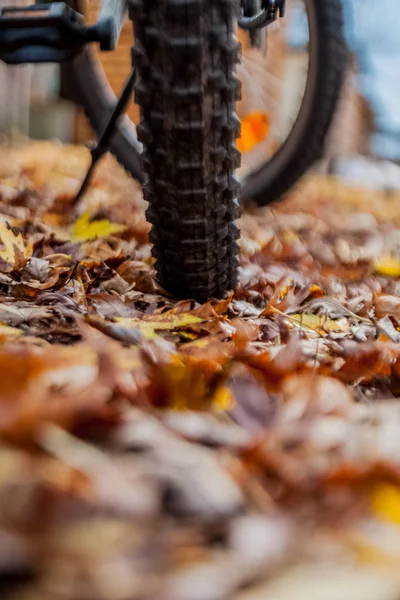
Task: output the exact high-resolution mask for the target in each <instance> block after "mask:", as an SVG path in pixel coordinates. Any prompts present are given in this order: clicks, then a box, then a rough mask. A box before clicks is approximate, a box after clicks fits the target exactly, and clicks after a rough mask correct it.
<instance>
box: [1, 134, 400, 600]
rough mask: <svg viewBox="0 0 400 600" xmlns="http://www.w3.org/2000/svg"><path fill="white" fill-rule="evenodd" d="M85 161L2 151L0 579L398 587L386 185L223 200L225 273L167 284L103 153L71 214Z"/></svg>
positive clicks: (15, 583) (211, 587)
mask: <svg viewBox="0 0 400 600" xmlns="http://www.w3.org/2000/svg"><path fill="white" fill-rule="evenodd" d="M87 161H88V155H87V153H86V151H85V150H82V149H75V148H65V147H61V146H55V145H52V144H40V145H38V144H36V145H33V146H28V147H27V148H25V149H22V150H18V151H14V152H7V155H6V156H4V157H3V160H2V168H1V172H0V243H1V245H0V382H1V384H0V440H1V444H0V589H1V590H2V598H18V600H33V599H35V600H36V599H39V598H40V599H41V600H50V599H51V600H54V599H57V598H60V599H61V598H63V599H66V600H68V599H70V600H75V599H78V598H79V599H80V598H85V599H87V600H90V599H93V600H103V599H104V600H125V599H126V600H128V599H129V600H133V599H136V598H137V599H138V600H139V599H140V600H155V599H160V598H162V599H163V600H169V599H170V600H224V599H228V598H239V599H240V600H253V599H261V598H263V599H269V598H271V599H272V598H276V597H280V598H282V599H283V600H286V598H293V597H299V598H301V597H303V596H304V597H307V598H309V597H312V594H314V595H315V594H317V591H318V597H319V598H320V599H321V600H324V590H331V589H332V587H333V588H334V589H335V590H336V591H337V594H336V596H335V598H336V597H338V598H339V597H342V596H345V595H346V594H347V596H348V597H352V598H358V597H359V598H363V599H364V598H371V599H374V600H375V598H376V599H377V600H381V598H383V597H384V598H389V599H390V598H392V597H393V598H396V597H398V594H399V592H400V577H399V575H398V568H397V564H398V561H399V560H400V435H399V432H400V406H399V405H398V402H397V399H398V397H399V393H400V343H399V342H400V229H399V228H398V227H400V219H399V218H398V217H400V212H399V213H398V216H396V212H395V210H394V208H393V204H392V200H391V199H390V198H388V197H385V196H384V195H381V196H379V195H375V196H374V198H373V199H372V198H369V197H368V195H367V194H362V193H361V192H360V191H359V190H351V189H348V188H343V187H340V186H338V184H337V183H335V182H332V181H330V180H327V179H321V178H311V179H309V180H308V181H306V182H305V183H304V184H303V185H302V186H301V187H300V188H299V189H298V190H296V191H295V192H294V193H293V194H292V197H290V198H288V199H287V200H286V201H285V202H284V203H282V205H281V206H277V207H274V209H273V210H271V209H269V210H264V211H261V212H260V211H258V212H254V214H253V213H251V212H248V213H247V214H246V215H244V217H243V218H242V223H241V225H242V232H243V236H242V240H241V250H242V252H241V268H240V283H239V286H238V288H237V290H236V291H235V293H234V294H232V295H231V296H229V297H228V298H226V299H224V300H222V301H217V300H213V299H210V301H209V302H208V303H206V304H203V305H199V304H196V303H195V302H193V301H191V300H190V299H188V300H186V301H181V302H175V301H174V300H173V299H172V298H170V297H168V296H167V295H166V294H165V293H163V291H162V290H161V289H160V288H159V287H158V286H157V284H156V282H155V279H154V273H153V261H152V258H151V249H150V245H149V242H148V226H147V224H146V222H145V217H144V202H143V200H142V198H141V194H140V190H139V189H138V188H137V187H136V185H135V184H134V182H132V181H131V180H130V179H129V178H128V177H127V176H126V175H125V174H124V173H122V172H121V170H120V169H119V168H118V167H117V166H116V165H115V164H114V162H113V161H112V160H111V159H107V161H105V163H104V164H103V167H102V168H101V169H99V170H98V173H97V175H96V178H95V181H94V184H93V185H92V187H91V189H90V191H89V193H88V194H87V196H86V198H85V200H84V205H83V206H82V207H81V212H80V214H79V215H78V216H76V215H74V214H73V211H72V210H71V199H72V197H73V194H74V192H75V191H76V189H77V187H78V186H79V181H80V180H81V178H82V176H83V174H84V171H85V168H86V166H87ZM372 200H373V201H372ZM397 210H398V209H397ZM294 590H296V591H295V592H294ZM316 590H317V591H316ZM349 590H350V591H349ZM327 597H329V598H331V597H332V596H327Z"/></svg>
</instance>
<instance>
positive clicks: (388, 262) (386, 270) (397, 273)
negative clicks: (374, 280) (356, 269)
mask: <svg viewBox="0 0 400 600" xmlns="http://www.w3.org/2000/svg"><path fill="white" fill-rule="evenodd" d="M374 270H375V273H377V274H378V275H385V276H386V277H400V259H399V258H393V257H391V256H381V257H380V258H379V259H378V260H377V261H376V262H375V264H374Z"/></svg>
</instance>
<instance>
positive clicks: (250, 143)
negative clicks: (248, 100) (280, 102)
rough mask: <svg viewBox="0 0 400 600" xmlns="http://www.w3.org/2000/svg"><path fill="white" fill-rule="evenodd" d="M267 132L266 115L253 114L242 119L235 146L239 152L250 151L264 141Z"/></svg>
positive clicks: (267, 121)
mask: <svg viewBox="0 0 400 600" xmlns="http://www.w3.org/2000/svg"><path fill="white" fill-rule="evenodd" d="M268 132H269V118H268V115H267V114H266V113H261V112H253V113H250V114H249V115H247V117H245V118H244V119H242V123H241V135H240V137H239V138H238V140H237V142H236V144H237V148H238V150H239V151H240V152H242V153H245V152H249V151H250V150H252V149H253V148H254V147H255V146H257V144H259V143H260V142H262V141H264V140H265V138H266V137H267V135H268Z"/></svg>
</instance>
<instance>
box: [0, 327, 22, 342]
mask: <svg viewBox="0 0 400 600" xmlns="http://www.w3.org/2000/svg"><path fill="white" fill-rule="evenodd" d="M20 335H22V331H21V330H20V329H18V328H17V327H10V326H9V325H3V324H2V323H0V342H5V341H7V340H9V339H10V338H15V337H19V336H20Z"/></svg>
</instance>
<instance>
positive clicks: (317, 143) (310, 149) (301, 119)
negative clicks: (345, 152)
mask: <svg viewBox="0 0 400 600" xmlns="http://www.w3.org/2000/svg"><path fill="white" fill-rule="evenodd" d="M306 5H307V7H308V11H309V22H310V27H312V28H313V30H312V32H310V64H309V76H308V80H307V84H306V90H305V95H304V99H303V104H302V107H301V109H300V112H299V116H298V119H297V122H296V124H295V126H294V128H293V130H292V131H291V133H290V134H289V137H288V138H287V140H286V142H285V143H284V144H283V145H282V146H281V148H280V149H279V150H278V152H277V153H276V154H275V155H274V156H273V157H272V159H271V160H270V161H269V162H268V163H266V164H265V165H263V166H262V167H261V168H260V169H259V170H258V171H256V172H253V173H251V174H250V175H249V177H248V178H247V179H246V180H245V182H244V185H243V191H242V195H243V198H246V199H251V200H253V201H255V202H256V203H257V204H258V205H259V206H266V205H267V204H270V203H271V202H274V201H276V200H277V199H279V198H281V197H282V195H283V194H285V192H287V191H288V190H289V189H290V188H291V187H292V186H293V185H294V184H295V183H296V182H297V181H298V179H300V177H302V175H304V173H305V172H306V171H307V170H308V169H309V168H310V167H311V166H312V165H313V164H314V163H315V162H316V161H318V160H319V159H320V158H321V157H322V155H323V151H324V146H325V140H326V136H327V133H328V131H329V128H330V125H331V123H332V119H333V116H334V114H335V109H336V107H337V104H338V101H339V98H340V93H341V90H342V84H343V79H344V75H345V72H346V67H347V63H348V57H349V53H348V50H347V47H346V42H345V39H344V31H343V7H342V2H341V0H306Z"/></svg>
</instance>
